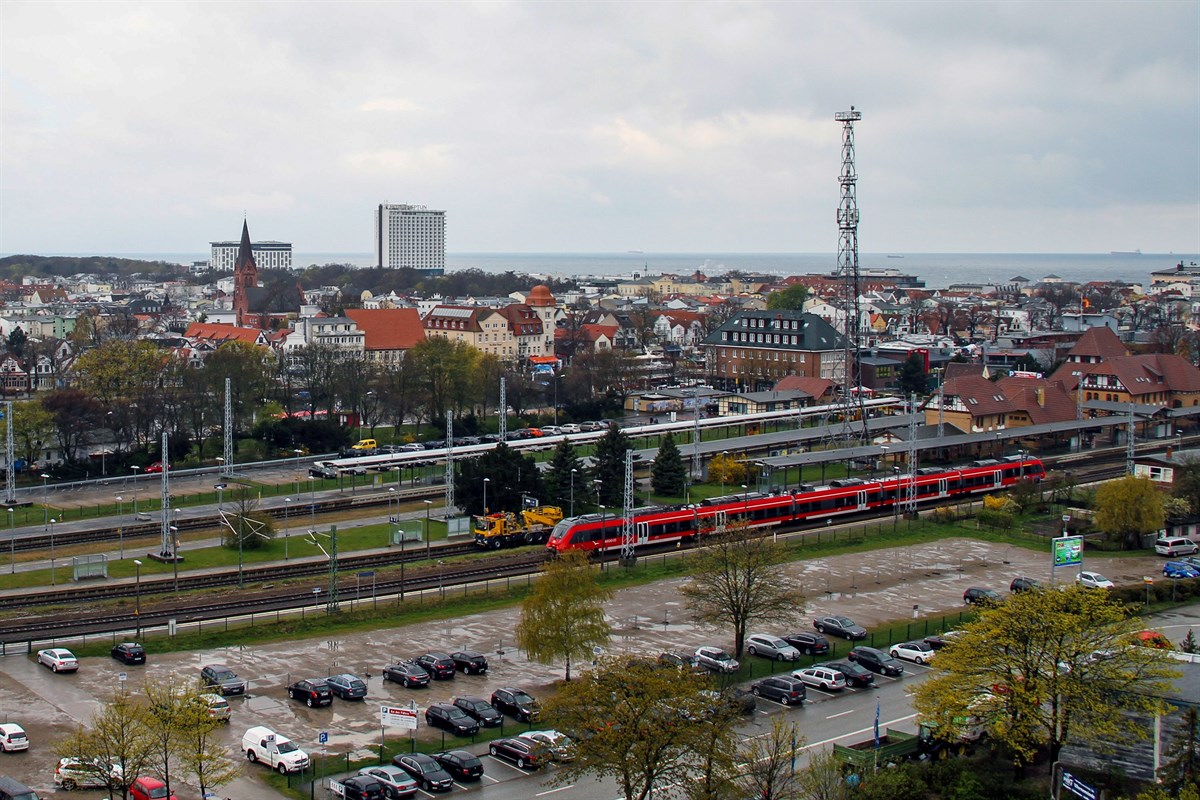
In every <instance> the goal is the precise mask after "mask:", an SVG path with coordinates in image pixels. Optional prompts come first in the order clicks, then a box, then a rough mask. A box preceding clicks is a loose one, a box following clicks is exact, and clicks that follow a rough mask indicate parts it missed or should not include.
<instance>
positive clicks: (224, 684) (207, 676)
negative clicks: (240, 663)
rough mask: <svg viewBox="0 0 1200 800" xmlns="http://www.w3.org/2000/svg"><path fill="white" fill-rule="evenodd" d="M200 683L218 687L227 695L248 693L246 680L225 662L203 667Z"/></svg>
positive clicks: (214, 687) (218, 689) (206, 686)
mask: <svg viewBox="0 0 1200 800" xmlns="http://www.w3.org/2000/svg"><path fill="white" fill-rule="evenodd" d="M200 683H201V684H202V685H203V686H204V687H205V688H213V689H216V690H217V691H219V692H220V693H221V694H223V695H226V696H228V695H231V694H245V693H246V682H245V681H244V680H242V679H241V678H239V677H238V676H237V673H236V672H234V671H233V670H231V669H230V668H229V667H227V666H225V665H224V664H209V665H208V666H207V667H204V668H203V669H201V670H200Z"/></svg>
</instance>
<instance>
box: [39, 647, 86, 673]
mask: <svg viewBox="0 0 1200 800" xmlns="http://www.w3.org/2000/svg"><path fill="white" fill-rule="evenodd" d="M37 660H38V663H39V664H43V665H45V666H47V667H49V668H50V671H51V672H75V671H76V670H78V669H79V660H78V659H76V658H75V654H74V653H72V652H71V651H70V650H67V649H65V648H62V647H51V648H50V649H48V650H38V652H37Z"/></svg>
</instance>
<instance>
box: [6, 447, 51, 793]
mask: <svg viewBox="0 0 1200 800" xmlns="http://www.w3.org/2000/svg"><path fill="white" fill-rule="evenodd" d="M0 471H2V470H0ZM0 800H41V795H39V794H38V793H37V792H35V791H34V790H33V789H30V788H29V787H28V786H26V785H25V784H23V783H21V782H20V781H19V780H17V779H16V778H10V777H8V776H7V775H0Z"/></svg>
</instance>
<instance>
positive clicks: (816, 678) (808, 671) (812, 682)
mask: <svg viewBox="0 0 1200 800" xmlns="http://www.w3.org/2000/svg"><path fill="white" fill-rule="evenodd" d="M792 677H793V678H799V679H800V680H801V681H802V682H803V683H804V685H806V686H815V687H817V688H818V689H824V690H825V691H827V692H840V691H841V690H842V689H845V688H846V676H845V675H843V674H842V673H840V672H838V671H837V670H836V669H831V668H829V667H805V668H804V669H798V670H795V671H793V672H792Z"/></svg>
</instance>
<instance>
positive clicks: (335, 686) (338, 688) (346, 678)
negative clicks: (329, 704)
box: [325, 672, 367, 700]
mask: <svg viewBox="0 0 1200 800" xmlns="http://www.w3.org/2000/svg"><path fill="white" fill-rule="evenodd" d="M325 683H327V684H329V691H331V692H333V693H334V694H335V695H337V696H338V697H340V698H342V699H343V700H362V699H364V698H365V697H366V696H367V684H366V683H365V682H364V681H363V680H362V678H360V677H358V676H357V675H351V674H350V673H348V672H345V673H342V674H341V675H330V676H329V677H328V678H326V679H325Z"/></svg>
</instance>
